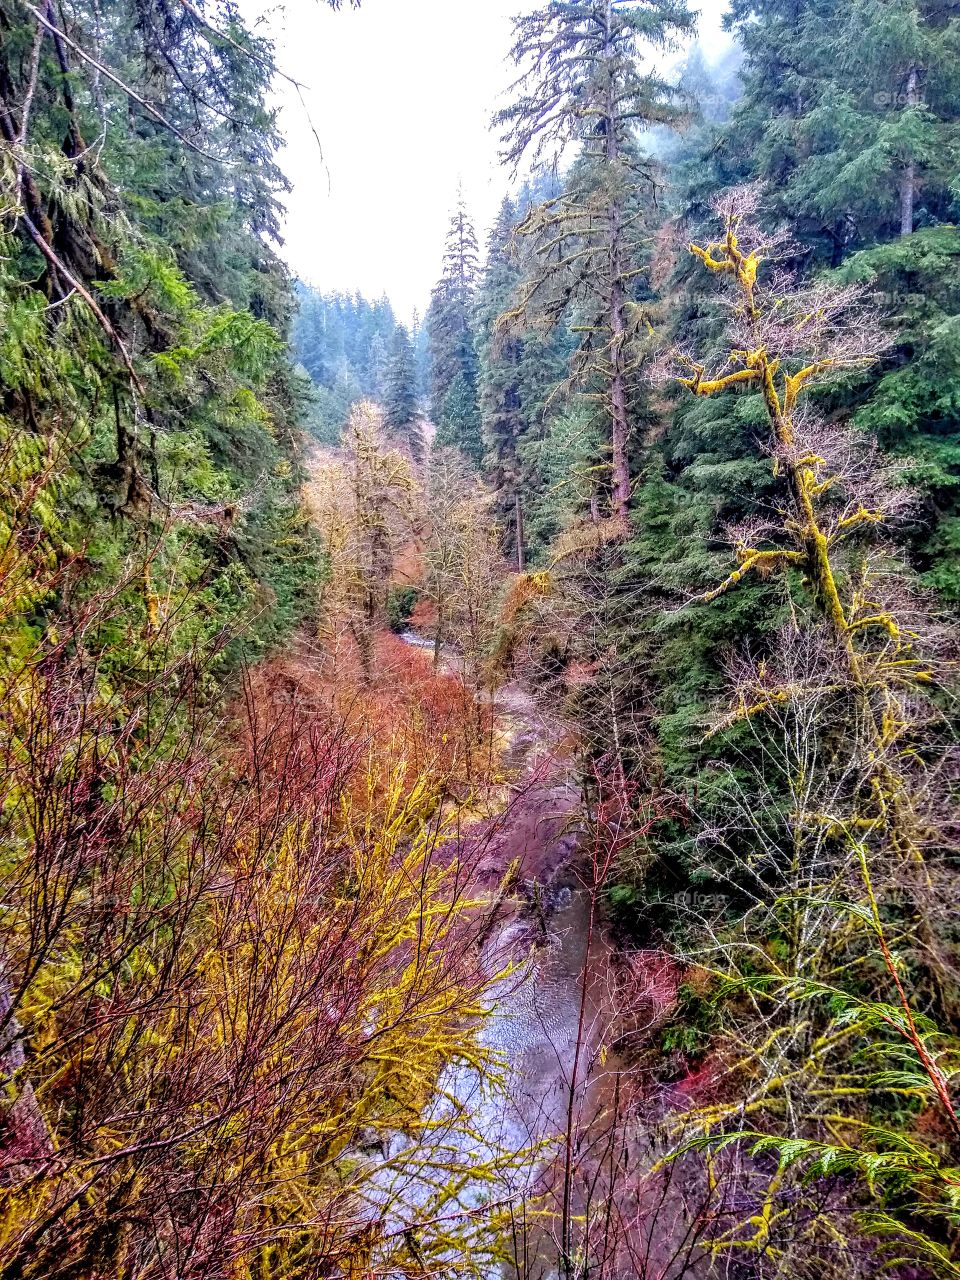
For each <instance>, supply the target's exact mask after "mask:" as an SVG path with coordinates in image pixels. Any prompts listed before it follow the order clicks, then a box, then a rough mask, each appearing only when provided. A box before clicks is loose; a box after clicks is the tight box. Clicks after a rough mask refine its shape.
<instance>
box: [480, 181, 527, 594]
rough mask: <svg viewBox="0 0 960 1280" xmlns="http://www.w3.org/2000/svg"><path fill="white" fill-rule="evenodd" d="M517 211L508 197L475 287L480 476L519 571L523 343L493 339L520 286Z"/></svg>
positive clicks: (511, 337)
mask: <svg viewBox="0 0 960 1280" xmlns="http://www.w3.org/2000/svg"><path fill="white" fill-rule="evenodd" d="M516 220H517V212H516V207H515V205H514V203H513V201H512V200H510V199H509V197H507V198H505V199H504V201H503V203H502V204H501V206H500V212H499V213H498V215H497V220H496V222H495V223H494V225H493V229H492V230H491V232H490V238H489V241H488V245H487V261H486V266H485V268H484V272H483V279H482V281H481V284H480V289H479V295H478V304H477V318H478V337H477V348H478V353H479V356H480V403H481V409H482V419H483V443H484V448H485V457H484V462H485V471H486V474H487V477H488V479H489V481H490V484H491V487H492V488H493V491H494V493H495V494H496V495H497V506H498V510H499V512H500V515H501V519H502V520H503V523H504V526H505V528H506V530H507V540H506V545H507V550H508V551H512V552H513V553H514V555H515V557H516V561H517V568H518V571H519V572H521V573H522V572H523V568H524V535H523V493H522V487H523V484H522V475H521V463H520V458H519V454H518V446H519V443H520V440H521V438H522V436H523V433H524V428H525V426H526V416H525V413H524V409H525V406H524V404H523V402H522V388H521V382H522V361H523V339H522V338H521V337H520V336H519V335H517V334H507V335H505V336H504V337H503V338H502V339H498V337H497V336H496V333H495V329H496V322H497V319H498V317H499V316H500V315H501V314H502V313H503V312H504V311H506V310H508V309H509V307H510V304H511V300H512V298H513V294H514V291H515V290H516V289H517V287H518V286H519V284H520V280H521V273H520V264H519V259H518V255H517V252H516V248H515V246H514V242H513V229H514V224H515V223H516Z"/></svg>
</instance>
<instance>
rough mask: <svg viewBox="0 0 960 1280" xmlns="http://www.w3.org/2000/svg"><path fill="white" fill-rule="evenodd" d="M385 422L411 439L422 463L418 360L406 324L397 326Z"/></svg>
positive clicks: (396, 431) (388, 384) (391, 428)
mask: <svg viewBox="0 0 960 1280" xmlns="http://www.w3.org/2000/svg"><path fill="white" fill-rule="evenodd" d="M384 422H385V423H386V425H387V427H388V428H389V429H390V430H391V431H393V432H394V433H395V434H397V435H399V436H401V437H402V438H404V439H405V440H406V441H407V442H408V444H409V446H410V453H411V456H412V457H413V459H414V461H416V462H422V461H423V455H424V440H423V429H422V427H421V425H420V414H419V403H418V397H417V369H416V362H415V360H414V355H413V344H412V343H411V341H410V334H409V333H408V332H407V329H406V327H405V326H404V325H402V324H398V325H397V328H396V331H395V333H394V337H393V352H392V354H391V358H390V367H389V370H388V371H387V379H386V393H385V400H384Z"/></svg>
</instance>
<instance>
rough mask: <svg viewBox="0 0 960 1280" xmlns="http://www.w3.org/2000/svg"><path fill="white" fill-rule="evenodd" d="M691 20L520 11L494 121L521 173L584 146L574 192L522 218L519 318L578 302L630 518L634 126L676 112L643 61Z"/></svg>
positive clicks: (640, 188) (625, 8) (608, 5)
mask: <svg viewBox="0 0 960 1280" xmlns="http://www.w3.org/2000/svg"><path fill="white" fill-rule="evenodd" d="M692 25H693V18H692V16H691V14H690V13H689V11H688V10H687V9H686V8H684V7H683V6H682V5H676V4H672V3H668V2H667V0H642V3H638V2H636V0H622V2H621V0H557V2H555V3H553V4H550V5H549V6H547V7H546V8H543V9H539V10H537V11H536V12H534V13H531V14H528V15H525V16H523V17H521V18H518V19H517V20H516V22H515V32H516V39H515V43H514V46H513V50H512V56H513V59H514V61H515V62H516V64H517V65H518V66H519V67H520V68H521V69H522V70H521V76H520V79H519V80H518V82H517V86H516V89H517V97H516V101H515V102H514V104H513V105H512V106H511V107H508V108H507V109H506V110H504V111H502V112H500V113H499V115H498V116H497V120H498V122H499V123H501V124H504V125H506V126H507V130H506V132H505V134H504V137H503V141H504V144H505V151H504V155H505V158H506V159H507V161H508V162H509V163H510V164H511V165H512V166H513V167H514V169H516V168H517V166H518V165H519V164H520V162H521V160H522V159H523V158H524V157H525V156H527V155H528V154H530V155H532V157H533V160H534V162H539V161H541V160H543V159H544V158H546V157H548V156H550V155H553V156H554V157H557V156H559V155H560V153H561V152H562V151H563V150H564V149H565V148H566V147H568V146H569V145H570V144H572V143H578V144H579V146H580V154H579V159H578V163H577V165H576V166H575V168H574V171H573V173H572V175H571V179H570V181H569V183H568V185H567V190H566V191H565V192H563V194H561V195H560V196H559V197H558V198H557V199H556V200H552V201H548V202H547V203H546V204H544V205H541V206H540V207H539V208H537V209H534V210H533V211H532V212H531V213H530V215H529V216H528V218H527V219H526V221H525V231H526V233H527V234H528V235H530V236H532V237H533V238H534V240H535V243H536V246H537V251H538V257H539V263H538V269H537V271H536V273H535V274H534V276H533V278H532V280H531V281H530V282H529V284H528V286H527V288H526V291H525V295H524V298H523V301H522V303H521V306H520V307H519V308H518V314H520V315H527V316H528V315H529V314H530V313H531V312H536V311H539V312H541V313H542V314H543V315H544V316H545V317H546V318H547V319H548V320H549V321H552V322H554V323H555V322H557V321H558V320H559V318H560V316H561V315H562V314H563V312H564V311H565V310H566V309H567V308H568V307H569V306H570V305H571V303H576V304H578V305H579V307H580V310H581V314H580V316H579V317H578V320H577V324H578V328H579V329H580V331H581V332H582V334H583V341H582V344H581V350H580V360H579V361H578V369H579V372H580V374H581V376H582V378H583V380H584V382H585V383H590V382H595V383H596V394H597V395H598V397H599V399H600V401H601V402H602V404H603V407H604V412H605V414H606V415H607V418H608V420H609V440H610V455H611V461H610V491H611V505H612V509H613V513H614V515H615V516H616V518H617V519H618V520H619V521H620V522H621V523H622V524H624V525H625V523H626V518H627V506H628V502H629V498H630V466H629V456H628V448H629V440H630V400H631V395H632V391H633V385H634V384H635V381H636V373H637V370H638V367H639V359H638V354H637V343H636V338H637V335H638V333H639V331H640V326H641V314H640V309H639V307H637V306H636V287H635V283H634V282H635V280H636V277H637V275H638V273H639V264H640V261H641V258H642V247H641V242H642V240H643V228H642V216H643V211H644V210H643V205H642V202H641V199H640V193H641V192H646V193H648V195H651V196H652V190H653V174H652V166H651V164H650V163H649V161H647V160H646V159H645V158H644V157H643V156H642V155H641V153H640V152H639V150H638V148H637V144H636V132H637V129H638V127H639V126H640V125H648V126H649V125H654V124H669V123H671V122H673V121H676V120H677V119H678V117H679V107H678V105H677V101H676V97H677V95H676V91H675V89H674V88H673V87H672V86H671V85H670V83H669V82H668V81H667V80H666V79H665V78H664V77H663V76H662V75H661V74H659V73H658V72H657V71H656V70H654V69H642V68H641V66H640V64H639V56H640V46H641V43H643V44H644V45H646V46H652V47H654V48H657V49H665V48H667V47H669V46H670V45H671V44H672V43H673V41H674V40H675V39H676V38H677V37H678V36H680V35H682V34H684V33H685V32H687V31H689V30H690V29H691V28H692Z"/></svg>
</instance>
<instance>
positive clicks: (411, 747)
mask: <svg viewBox="0 0 960 1280" xmlns="http://www.w3.org/2000/svg"><path fill="white" fill-rule="evenodd" d="M251 690H252V694H251V696H252V697H253V699H254V701H255V702H263V703H264V705H266V704H269V703H274V704H275V703H277V702H283V703H289V704H292V705H293V706H294V707H295V708H296V709H297V714H298V715H300V716H302V717H303V723H304V725H305V727H306V726H308V725H309V724H310V723H311V722H313V721H316V719H317V718H318V717H319V719H320V720H321V721H323V720H327V719H330V720H333V719H335V720H336V721H338V722H340V723H342V724H343V725H344V726H345V727H346V728H347V730H348V731H349V733H350V736H351V738H352V739H353V740H354V741H355V742H357V743H359V744H360V746H359V752H358V759H357V764H356V767H355V768H354V770H353V776H352V778H351V780H350V781H349V782H348V784H347V785H348V791H349V793H350V798H351V801H352V802H353V803H354V804H358V805H360V806H362V807H364V808H365V809H366V810H367V811H368V812H379V811H380V810H381V809H382V803H383V800H384V797H385V795H386V794H387V793H388V790H389V788H390V786H391V785H394V784H395V783H396V782H397V781H398V780H399V781H400V782H401V785H402V787H403V789H404V790H408V789H412V788H413V787H414V786H415V785H416V784H418V783H419V785H420V787H421V788H422V790H423V801H422V805H421V810H422V813H423V816H427V815H428V814H429V813H432V812H434V811H435V810H436V809H437V808H438V807H439V806H440V805H441V804H442V803H443V801H444V800H445V799H446V798H448V797H454V796H455V797H457V798H458V799H461V800H464V799H466V798H467V797H468V796H469V795H471V794H472V793H474V792H475V791H476V790H477V789H478V788H482V787H484V786H485V785H486V784H487V783H488V782H489V781H490V779H491V775H492V772H493V758H494V748H493V715H492V711H491V708H490V706H489V705H488V704H486V703H482V702H479V701H478V700H477V699H476V698H475V696H474V695H473V693H472V692H471V691H470V690H469V689H468V688H467V687H466V685H465V684H464V682H463V680H462V679H461V678H460V677H459V676H457V675H455V674H452V673H450V672H444V671H437V670H436V669H435V668H434V665H433V661H432V658H431V656H430V654H429V652H428V651H425V650H422V649H417V648H415V647H414V646H412V645H410V644H407V643H406V642H405V641H403V640H401V639H400V637H399V636H395V635H393V634H391V633H389V632H385V633H383V634H381V635H380V636H378V638H377V643H376V664H375V675H374V679H373V681H372V682H371V683H369V684H367V683H365V681H364V679H363V672H362V670H361V665H360V660H359V655H358V654H357V652H356V646H355V645H353V644H352V643H349V642H348V643H347V644H346V645H344V646H342V647H341V649H340V651H339V652H338V655H337V661H336V665H335V667H334V665H333V664H332V663H331V662H329V661H327V660H325V657H324V655H323V654H322V653H319V652H317V651H316V650H313V649H312V648H311V647H310V645H309V642H307V641H302V642H301V643H300V646H299V647H298V648H297V649H296V650H295V651H294V652H293V653H292V654H290V655H288V656H286V657H284V658H280V659H277V660H275V661H273V662H268V663H264V664H262V665H261V666H260V667H258V669H257V670H256V671H255V672H254V674H253V676H252V678H251Z"/></svg>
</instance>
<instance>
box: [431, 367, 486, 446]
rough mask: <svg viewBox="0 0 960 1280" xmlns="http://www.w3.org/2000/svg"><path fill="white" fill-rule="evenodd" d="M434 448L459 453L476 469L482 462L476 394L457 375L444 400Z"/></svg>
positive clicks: (461, 375) (459, 374) (461, 376)
mask: <svg viewBox="0 0 960 1280" xmlns="http://www.w3.org/2000/svg"><path fill="white" fill-rule="evenodd" d="M434 444H435V446H436V447H437V448H448V449H457V450H459V452H460V453H462V454H463V455H464V456H465V457H467V458H469V459H470V461H471V462H472V463H473V464H474V466H475V467H478V468H479V467H480V466H481V464H482V462H483V437H482V435H481V433H480V409H479V406H478V405H477V391H476V387H475V386H473V385H472V384H471V383H470V382H468V381H467V379H466V378H465V377H464V375H463V374H462V373H458V374H457V376H456V377H455V378H454V380H453V382H451V384H450V387H449V388H448V390H447V394H446V396H445V397H444V401H443V408H442V409H441V411H440V421H439V423H438V424H437V434H436V437H435V439H434Z"/></svg>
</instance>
